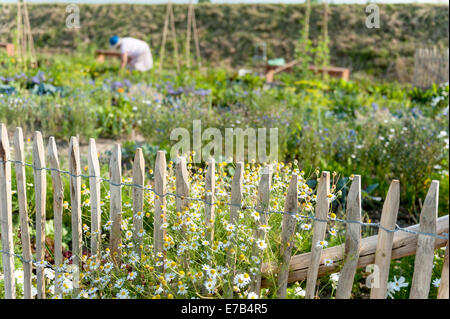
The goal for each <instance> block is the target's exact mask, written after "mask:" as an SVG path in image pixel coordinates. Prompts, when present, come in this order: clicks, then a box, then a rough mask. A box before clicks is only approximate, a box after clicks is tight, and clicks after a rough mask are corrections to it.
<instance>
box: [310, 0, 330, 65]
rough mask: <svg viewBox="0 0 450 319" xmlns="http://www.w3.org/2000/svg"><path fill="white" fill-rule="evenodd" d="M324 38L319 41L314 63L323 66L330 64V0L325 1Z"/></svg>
mask: <svg viewBox="0 0 450 319" xmlns="http://www.w3.org/2000/svg"><path fill="white" fill-rule="evenodd" d="M322 31H323V32H322V38H321V39H320V40H319V42H318V43H317V49H316V56H315V60H314V64H315V65H317V66H321V67H326V66H329V65H330V48H329V44H330V37H329V36H328V1H326V0H325V1H324V13H323V25H322Z"/></svg>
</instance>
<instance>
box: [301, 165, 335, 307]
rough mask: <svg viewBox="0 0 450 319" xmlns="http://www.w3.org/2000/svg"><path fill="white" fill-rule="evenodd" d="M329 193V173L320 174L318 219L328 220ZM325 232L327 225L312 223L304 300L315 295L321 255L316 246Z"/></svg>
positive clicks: (317, 205) (320, 248)
mask: <svg viewBox="0 0 450 319" xmlns="http://www.w3.org/2000/svg"><path fill="white" fill-rule="evenodd" d="M329 193H330V173H329V172H322V174H321V175H320V179H319V186H318V188H317V204H316V212H315V217H316V218H319V219H327V218H328V210H329V207H330V202H329V199H328V194H329ZM326 230H327V223H325V222H320V221H314V233H313V239H312V244H311V265H310V267H309V268H308V277H307V280H306V295H305V298H306V299H313V298H314V297H315V294H316V281H317V274H318V271H319V265H320V258H321V255H322V247H320V246H319V245H318V243H319V242H321V241H323V240H324V238H325V232H326Z"/></svg>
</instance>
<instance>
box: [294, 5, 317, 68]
mask: <svg viewBox="0 0 450 319" xmlns="http://www.w3.org/2000/svg"><path fill="white" fill-rule="evenodd" d="M310 16H311V0H307V1H306V12H305V18H304V19H302V22H301V23H302V24H303V28H302V29H300V38H299V40H298V42H297V45H296V47H295V58H296V59H301V60H302V61H301V63H300V65H301V66H300V68H301V69H300V70H299V71H300V72H301V73H302V74H303V75H304V76H307V75H309V65H310V64H311V63H312V61H313V56H314V47H313V45H312V41H311V40H310V39H309V20H310Z"/></svg>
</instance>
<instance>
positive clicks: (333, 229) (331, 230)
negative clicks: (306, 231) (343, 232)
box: [328, 228, 337, 236]
mask: <svg viewBox="0 0 450 319" xmlns="http://www.w3.org/2000/svg"><path fill="white" fill-rule="evenodd" d="M328 232H329V233H330V235H331V236H336V235H337V230H336V228H331V229H330V230H329V231H328Z"/></svg>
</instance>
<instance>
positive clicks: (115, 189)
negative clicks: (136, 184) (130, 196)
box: [109, 144, 122, 265]
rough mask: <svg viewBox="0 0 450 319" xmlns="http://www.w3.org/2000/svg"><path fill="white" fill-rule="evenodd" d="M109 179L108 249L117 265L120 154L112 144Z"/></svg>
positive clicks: (120, 180) (120, 221) (118, 148)
mask: <svg viewBox="0 0 450 319" xmlns="http://www.w3.org/2000/svg"><path fill="white" fill-rule="evenodd" d="M109 177H110V180H111V182H112V183H114V184H115V185H113V184H111V185H110V188H109V190H110V195H111V198H110V206H109V208H110V210H109V218H110V220H111V221H112V226H111V232H110V238H109V245H110V247H109V249H110V250H111V255H112V259H113V261H114V263H115V264H116V265H118V264H119V262H120V259H121V253H120V249H119V246H120V245H121V244H122V236H121V228H122V190H121V186H120V184H121V183H122V152H121V150H120V145H119V144H114V147H113V150H112V154H111V159H110V163H109Z"/></svg>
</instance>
